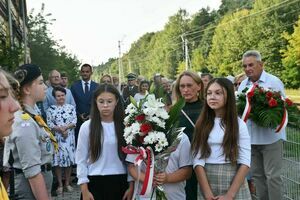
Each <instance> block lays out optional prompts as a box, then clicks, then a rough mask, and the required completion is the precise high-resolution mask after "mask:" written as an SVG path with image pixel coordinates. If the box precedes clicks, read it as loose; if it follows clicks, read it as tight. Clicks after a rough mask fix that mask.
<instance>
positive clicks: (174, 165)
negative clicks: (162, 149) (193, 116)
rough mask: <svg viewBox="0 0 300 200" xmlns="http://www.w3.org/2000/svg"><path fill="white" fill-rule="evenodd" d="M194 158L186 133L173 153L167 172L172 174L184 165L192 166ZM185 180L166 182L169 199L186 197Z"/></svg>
mask: <svg viewBox="0 0 300 200" xmlns="http://www.w3.org/2000/svg"><path fill="white" fill-rule="evenodd" d="M192 165H193V160H192V154H191V143H190V140H189V138H188V136H187V135H186V134H183V135H182V138H181V141H180V143H179V144H178V146H177V149H176V150H175V151H174V152H172V153H171V155H170V158H169V162H168V166H167V168H166V173H167V174H170V173H173V172H176V171H177V170H179V169H180V168H182V167H186V166H190V167H192ZM185 184H186V182H185V181H181V182H177V183H166V184H164V185H163V188H164V189H165V192H166V194H167V199H169V200H182V199H185V198H186V194H185V189H184V188H185Z"/></svg>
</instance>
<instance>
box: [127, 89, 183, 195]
mask: <svg viewBox="0 0 300 200" xmlns="http://www.w3.org/2000/svg"><path fill="white" fill-rule="evenodd" d="M130 100H131V104H129V105H128V106H127V108H126V110H125V114H126V117H125V119H124V124H125V130H124V138H125V141H126V143H127V145H128V146H126V147H125V148H123V151H124V152H125V153H127V154H136V159H135V165H136V166H137V167H138V168H139V166H140V164H141V163H142V162H145V164H146V166H147V167H146V172H145V174H146V175H147V176H148V178H146V180H148V181H147V182H146V181H145V182H144V183H143V189H144V190H143V189H142V191H141V193H140V194H141V195H144V194H147V193H149V192H152V191H151V190H152V181H153V174H154V170H155V172H156V173H160V172H163V171H165V168H166V167H167V164H168V160H169V159H168V158H169V156H170V154H171V153H172V152H173V151H175V150H176V148H177V145H178V144H179V142H180V139H181V137H180V136H181V134H182V132H183V130H184V128H178V127H177V125H178V123H177V122H178V118H179V113H180V111H181V109H182V107H183V106H184V100H183V99H180V100H179V101H177V103H176V104H175V105H173V106H172V108H171V110H170V112H169V113H168V112H167V111H166V109H165V104H164V103H163V102H162V99H156V98H155V96H154V94H148V95H146V97H145V98H144V99H142V100H141V101H140V102H136V101H135V100H134V99H133V98H132V97H131V98H130ZM139 169H140V168H139ZM136 184H137V182H136ZM144 185H148V187H146V186H145V187H144ZM135 188H138V187H137V185H136V187H135ZM155 189H156V190H155V191H156V199H166V196H165V194H164V192H163V188H162V187H161V186H156V188H155Z"/></svg>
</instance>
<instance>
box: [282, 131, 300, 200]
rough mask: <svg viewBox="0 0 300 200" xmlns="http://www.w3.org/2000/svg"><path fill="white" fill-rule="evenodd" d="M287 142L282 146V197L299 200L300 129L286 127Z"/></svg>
mask: <svg viewBox="0 0 300 200" xmlns="http://www.w3.org/2000/svg"><path fill="white" fill-rule="evenodd" d="M286 131H287V141H285V142H284V144H283V168H282V180H283V186H282V187H283V194H284V195H283V197H284V199H285V200H300V129H299V128H293V127H287V129H286Z"/></svg>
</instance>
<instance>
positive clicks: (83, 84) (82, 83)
mask: <svg viewBox="0 0 300 200" xmlns="http://www.w3.org/2000/svg"><path fill="white" fill-rule="evenodd" d="M86 82H87V83H88V84H87V85H88V87H89V91H90V90H91V82H92V81H91V80H89V81H84V80H81V85H82V89H83V91H85V83H86Z"/></svg>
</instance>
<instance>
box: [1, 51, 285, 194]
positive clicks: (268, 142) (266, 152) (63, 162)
mask: <svg viewBox="0 0 300 200" xmlns="http://www.w3.org/2000/svg"><path fill="white" fill-rule="evenodd" d="M242 69H243V70H244V73H243V74H239V75H238V76H236V77H235V78H234V79H233V78H231V77H227V78H226V77H218V78H214V77H213V76H212V75H211V74H209V73H202V74H199V73H196V72H192V71H184V72H182V73H181V74H179V76H178V77H177V79H176V80H171V79H168V78H167V77H164V76H162V75H161V74H155V75H154V77H153V80H146V79H145V78H144V77H142V76H137V75H136V74H134V73H129V74H128V75H127V76H126V78H127V84H126V85H125V86H124V85H123V84H120V83H119V80H118V78H117V77H114V76H110V75H108V74H105V75H103V76H102V77H101V79H100V81H99V83H98V82H96V81H93V80H92V74H93V68H92V66H91V65H89V64H83V65H82V66H81V68H80V76H81V79H80V80H78V81H75V82H74V83H73V84H71V85H70V87H69V84H68V77H67V74H66V73H65V72H59V71H57V70H55V69H53V70H52V71H51V72H50V73H49V76H48V80H47V81H45V80H44V79H43V76H42V71H41V69H40V67H39V66H37V65H34V64H24V65H22V66H20V67H19V68H18V69H17V70H16V71H15V72H14V73H13V75H10V74H8V73H7V72H5V71H3V70H1V69H0V140H1V142H0V145H1V147H2V152H1V154H2V155H1V159H2V160H1V164H2V166H1V168H0V169H1V178H2V181H1V179H0V199H3V200H6V199H9V196H10V197H11V198H12V199H41V200H47V199H51V191H52V192H53V191H55V192H56V194H57V195H60V194H62V193H63V192H64V191H67V192H72V191H73V187H72V178H71V174H72V171H74V170H73V169H76V176H77V178H76V181H77V184H78V185H80V190H81V199H83V200H101V199H109V200H110V199H111V200H119V199H126V200H129V199H132V197H133V195H134V191H140V190H141V188H134V182H135V181H140V182H144V180H145V174H144V169H145V166H142V167H141V169H142V171H141V172H140V173H139V174H138V173H137V171H136V168H135V165H134V161H135V157H132V156H128V155H127V156H126V155H125V154H124V152H123V151H122V147H124V146H126V143H125V140H124V138H123V133H124V128H125V127H124V123H123V120H124V118H125V108H126V106H127V105H129V104H130V96H131V97H132V98H134V99H135V100H136V101H140V100H141V99H143V98H145V96H146V95H147V93H154V94H155V96H156V97H157V98H162V99H163V101H164V103H165V108H166V110H169V109H170V108H171V106H172V105H174V103H175V102H176V101H178V100H179V99H181V98H183V99H184V100H185V105H184V107H183V108H182V110H181V112H180V116H179V126H180V127H185V130H184V134H183V136H182V139H181V142H180V143H179V145H178V147H177V149H176V151H174V152H172V153H171V155H170V158H169V161H168V165H167V167H166V170H165V172H162V173H155V174H154V183H153V184H154V186H155V185H161V186H162V187H163V188H164V190H165V191H166V194H167V199H170V200H182V199H187V200H196V199H205V200H217V199H218V200H223V199H224V200H225V199H226V200H227V199H241V200H244V199H251V193H255V195H256V198H257V199H260V200H268V199H270V200H277V199H278V200H280V199H282V191H281V185H282V184H281V183H282V180H281V177H280V172H281V167H282V154H283V152H282V151H283V149H282V143H283V140H285V139H286V134H285V130H282V131H281V132H280V133H275V131H274V130H272V129H269V128H265V127H260V126H258V125H256V124H255V123H254V122H252V121H251V120H248V121H247V123H245V122H244V121H243V120H241V119H240V118H239V116H238V114H237V110H236V94H237V93H240V92H241V91H243V90H244V89H245V88H250V87H252V85H254V84H258V85H259V86H261V87H265V88H269V89H270V88H271V89H273V90H276V91H279V92H281V94H282V95H283V96H285V94H284V86H283V83H282V82H281V81H280V80H279V79H278V78H277V77H275V76H273V75H271V74H270V73H267V72H266V71H265V70H264V63H263V61H262V58H261V54H260V53H259V52H258V51H256V50H250V51H247V52H245V53H244V55H243V57H242ZM45 82H47V85H45ZM120 86H122V87H120ZM74 172H75V171H74ZM53 182H56V184H53ZM140 186H141V185H140ZM249 186H250V189H249ZM6 191H8V193H9V195H8V194H7V192H6ZM154 196H155V195H154ZM136 197H137V198H138V199H151V198H152V197H153V196H152V197H151V196H143V195H139V192H137V196H136Z"/></svg>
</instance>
